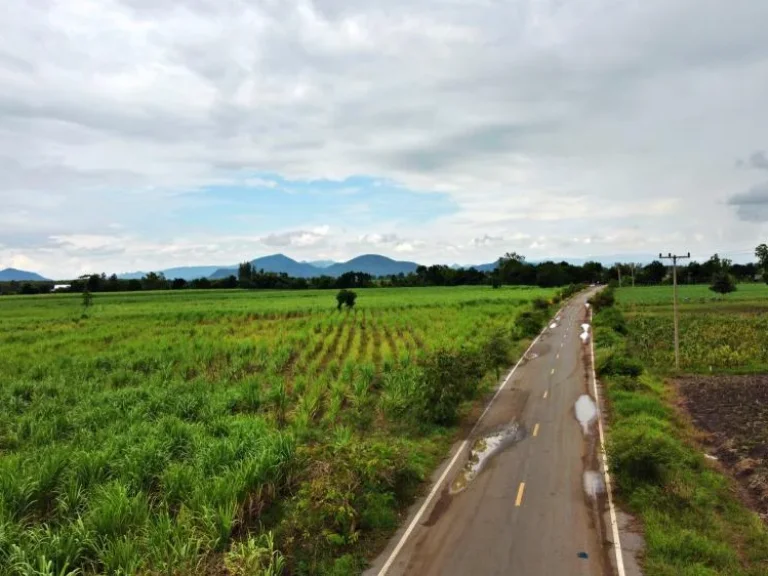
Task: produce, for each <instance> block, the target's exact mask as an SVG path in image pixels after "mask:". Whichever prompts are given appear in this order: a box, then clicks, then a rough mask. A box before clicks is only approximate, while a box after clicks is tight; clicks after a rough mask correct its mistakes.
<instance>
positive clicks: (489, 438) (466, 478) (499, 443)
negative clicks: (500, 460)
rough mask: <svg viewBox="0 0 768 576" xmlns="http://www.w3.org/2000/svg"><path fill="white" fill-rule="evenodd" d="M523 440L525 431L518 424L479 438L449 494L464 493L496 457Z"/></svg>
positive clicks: (452, 484)
mask: <svg viewBox="0 0 768 576" xmlns="http://www.w3.org/2000/svg"><path fill="white" fill-rule="evenodd" d="M523 438H525V429H524V428H523V426H522V425H520V424H518V423H517V422H512V423H510V424H508V425H507V426H505V427H503V428H500V429H499V430H496V431H494V432H490V433H488V434H485V435H484V436H481V437H480V438H477V439H476V440H475V441H474V442H473V443H472V447H471V448H470V450H469V456H468V457H467V462H466V464H465V465H464V468H462V470H461V472H459V474H458V476H456V478H455V479H454V480H453V482H451V486H450V488H449V490H448V491H449V493H450V494H451V495H452V496H453V495H456V494H458V493H460V492H463V491H464V490H465V489H466V488H467V486H468V485H469V484H470V483H471V482H472V480H474V479H475V478H476V477H477V475H478V474H480V472H482V471H483V469H484V468H485V467H486V466H487V465H488V462H490V460H491V459H492V458H493V457H494V456H496V455H498V454H499V453H501V452H503V451H504V450H506V449H507V448H509V447H510V446H512V445H514V444H517V443H518V442H520V440H522V439H523Z"/></svg>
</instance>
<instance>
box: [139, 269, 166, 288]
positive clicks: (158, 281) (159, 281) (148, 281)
mask: <svg viewBox="0 0 768 576" xmlns="http://www.w3.org/2000/svg"><path fill="white" fill-rule="evenodd" d="M141 288H142V290H167V289H168V281H167V280H166V279H165V275H164V274H163V273H162V272H160V273H158V272H149V273H147V275H146V276H144V278H142V279H141Z"/></svg>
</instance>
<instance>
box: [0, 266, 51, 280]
mask: <svg viewBox="0 0 768 576" xmlns="http://www.w3.org/2000/svg"><path fill="white" fill-rule="evenodd" d="M14 280H15V281H17V282H43V281H45V280H47V278H43V277H42V276H40V274H37V273H36V272H27V271H26V270H17V269H16V268H6V269H5V270H0V282H11V281H14Z"/></svg>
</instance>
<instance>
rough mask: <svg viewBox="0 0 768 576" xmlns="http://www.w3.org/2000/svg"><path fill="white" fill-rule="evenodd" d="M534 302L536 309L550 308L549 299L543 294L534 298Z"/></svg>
mask: <svg viewBox="0 0 768 576" xmlns="http://www.w3.org/2000/svg"><path fill="white" fill-rule="evenodd" d="M532 304H533V308H534V310H549V300H547V299H546V298H542V297H541V296H537V297H536V298H534V299H533V302H532Z"/></svg>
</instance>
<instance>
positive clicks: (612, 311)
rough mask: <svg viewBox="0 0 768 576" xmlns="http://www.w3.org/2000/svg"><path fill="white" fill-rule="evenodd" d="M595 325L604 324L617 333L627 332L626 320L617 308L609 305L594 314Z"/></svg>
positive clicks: (623, 333) (624, 333)
mask: <svg viewBox="0 0 768 576" xmlns="http://www.w3.org/2000/svg"><path fill="white" fill-rule="evenodd" d="M595 326H604V327H605V328H610V329H611V330H613V331H614V332H617V333H618V334H622V335H626V334H627V322H626V320H624V315H623V314H622V313H621V312H620V311H619V309H618V308H613V307H609V308H605V309H604V310H602V311H601V312H600V314H598V315H597V316H595Z"/></svg>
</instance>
